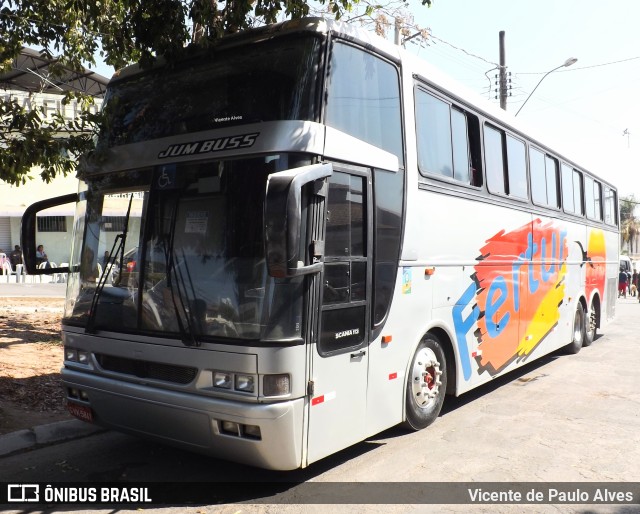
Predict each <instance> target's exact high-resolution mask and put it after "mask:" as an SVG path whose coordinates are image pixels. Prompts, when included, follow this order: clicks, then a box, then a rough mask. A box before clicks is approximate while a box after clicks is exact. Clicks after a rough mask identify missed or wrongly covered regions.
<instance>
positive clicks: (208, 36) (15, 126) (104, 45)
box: [0, 0, 432, 184]
mask: <svg viewBox="0 0 640 514" xmlns="http://www.w3.org/2000/svg"><path fill="white" fill-rule="evenodd" d="M320 1H321V3H323V4H327V7H328V10H329V11H330V12H331V13H333V15H334V16H335V18H341V17H342V16H344V15H345V14H346V13H349V12H351V11H352V9H353V8H354V6H358V5H359V2H360V0H320ZM421 1H422V3H423V5H430V4H431V1H432V0H421ZM0 5H1V8H0V34H2V38H1V39H0V72H2V71H7V70H11V69H12V66H13V62H14V59H15V58H16V56H18V54H19V52H20V50H21V49H22V48H23V47H24V46H27V47H32V48H36V49H38V50H39V51H41V52H42V53H43V54H45V55H47V56H49V57H51V58H54V57H57V58H59V60H58V62H57V64H56V65H54V66H51V67H50V69H49V72H50V73H51V75H50V76H49V77H48V78H49V79H51V80H53V79H55V78H59V77H62V76H63V74H64V73H66V70H68V69H71V70H75V71H77V72H79V73H82V72H83V70H84V68H85V67H93V66H94V65H95V58H96V56H98V55H99V56H100V57H102V58H103V60H104V61H105V62H106V63H107V64H109V65H112V66H113V67H115V68H121V67H123V66H125V65H128V64H131V63H134V62H139V63H140V64H141V66H143V67H151V66H153V64H154V62H155V60H156V58H157V56H160V55H162V56H163V57H164V58H166V59H167V60H169V61H171V60H173V59H178V58H180V56H181V55H183V53H184V52H186V51H188V49H189V47H191V46H194V45H195V46H207V45H210V44H212V43H213V42H214V41H215V40H216V39H218V38H219V37H221V36H223V35H224V34H228V33H232V32H237V31H239V30H242V29H244V28H247V27H250V26H252V25H255V24H260V23H273V22H276V21H277V19H278V17H279V16H280V15H282V14H284V15H285V16H286V17H287V18H301V17H304V16H307V15H308V14H309V2H308V0H224V1H218V0H4V1H3V2H2V3H1V4H0ZM362 5H364V6H365V7H364V10H365V15H367V16H370V15H372V14H373V13H374V11H376V10H378V9H379V8H380V6H378V5H374V4H370V3H369V2H368V1H367V0H362ZM0 91H2V90H1V89H0ZM0 95H1V96H0V180H4V181H6V182H9V183H11V184H24V183H25V182H26V180H27V178H26V177H27V174H28V173H29V171H30V170H31V168H32V167H34V166H40V167H41V170H42V171H41V177H42V178H43V179H44V180H45V181H49V180H51V179H52V178H53V177H54V176H56V175H58V174H63V175H66V174H68V173H72V172H74V171H75V166H76V161H77V156H79V155H80V154H81V153H83V152H86V151H88V150H89V149H91V148H92V136H93V134H94V133H95V132H96V131H97V130H98V129H99V127H100V124H101V123H102V121H101V117H100V116H99V115H97V114H95V113H92V110H91V108H90V105H91V104H90V98H89V97H83V96H82V95H77V94H76V95H71V94H69V95H67V97H66V98H65V100H63V101H62V103H63V104H64V102H71V101H78V102H79V105H81V108H80V109H79V115H78V117H77V118H75V119H69V118H68V117H65V116H62V115H61V114H60V113H58V112H57V111H56V110H55V109H54V110H51V109H44V110H43V109H41V108H36V109H34V108H31V109H30V108H25V105H22V104H21V103H20V102H18V101H17V100H16V99H15V98H14V99H12V98H10V97H9V95H8V93H6V94H5V93H0ZM23 103H26V104H28V101H26V100H25V101H23ZM94 110H95V109H94Z"/></svg>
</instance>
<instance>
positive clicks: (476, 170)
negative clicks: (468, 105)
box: [415, 88, 482, 186]
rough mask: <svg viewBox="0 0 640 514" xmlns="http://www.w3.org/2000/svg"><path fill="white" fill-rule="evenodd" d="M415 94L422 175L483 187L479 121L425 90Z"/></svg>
mask: <svg viewBox="0 0 640 514" xmlns="http://www.w3.org/2000/svg"><path fill="white" fill-rule="evenodd" d="M415 95H416V98H415V100H416V137H417V143H418V167H419V169H420V172H421V173H422V174H423V175H427V174H435V175H441V176H443V177H447V178H450V179H454V180H457V181H459V182H462V183H464V184H470V185H473V186H480V185H482V179H481V178H480V177H481V175H482V172H481V164H480V155H481V152H480V138H479V129H478V118H477V117H476V116H473V115H472V114H470V113H468V112H466V111H463V110H462V109H459V108H458V107H455V106H452V105H451V104H449V103H448V102H445V101H443V100H441V99H440V98H437V97H436V96H434V95H432V94H430V93H427V92H426V91H423V90H422V89H419V88H416V90H415Z"/></svg>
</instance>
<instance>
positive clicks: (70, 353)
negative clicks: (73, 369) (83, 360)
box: [64, 346, 78, 362]
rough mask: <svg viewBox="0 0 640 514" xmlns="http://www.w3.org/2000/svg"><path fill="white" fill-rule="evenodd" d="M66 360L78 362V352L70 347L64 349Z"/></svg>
mask: <svg viewBox="0 0 640 514" xmlns="http://www.w3.org/2000/svg"><path fill="white" fill-rule="evenodd" d="M64 360H66V361H71V362H78V350H76V349H75V348H71V347H69V346H65V347H64Z"/></svg>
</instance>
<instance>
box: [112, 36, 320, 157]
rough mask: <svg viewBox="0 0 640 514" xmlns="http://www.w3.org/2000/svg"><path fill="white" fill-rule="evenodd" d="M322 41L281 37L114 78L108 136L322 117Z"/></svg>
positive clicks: (152, 135)
mask: <svg viewBox="0 0 640 514" xmlns="http://www.w3.org/2000/svg"><path fill="white" fill-rule="evenodd" d="M320 45H321V40H320V39H319V38H318V37H317V36H312V35H307V36H305V37H281V38H275V39H273V40H269V41H262V42H254V43H250V44H247V45H242V46H238V47H234V48H229V49H224V48H223V49H219V50H217V51H214V52H212V53H210V54H207V55H206V56H202V57H201V58H199V59H190V60H187V61H184V62H182V63H179V64H177V65H175V66H173V67H162V68H159V69H157V70H156V69H154V70H150V71H148V72H144V73H141V74H139V75H135V76H133V77H131V78H125V79H123V80H121V81H117V82H114V83H113V84H111V85H110V86H109V91H108V94H107V99H106V102H105V113H106V115H107V117H108V123H107V124H106V126H107V127H109V129H108V131H107V132H105V133H103V134H102V135H101V141H102V142H103V143H104V142H106V144H107V145H108V146H115V145H124V144H129V143H136V142H140V141H147V140H150V139H156V138H160V137H166V136H172V135H177V134H185V133H189V132H197V131H202V130H210V129H215V128H220V127H224V126H229V125H242V124H247V123H254V122H261V121H273V120H312V121H317V120H318V106H317V100H316V99H317V94H316V92H317V86H318V83H319V79H318V77H319V76H321V75H320V74H319V73H318V62H319V56H320Z"/></svg>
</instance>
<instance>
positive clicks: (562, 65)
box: [515, 57, 578, 116]
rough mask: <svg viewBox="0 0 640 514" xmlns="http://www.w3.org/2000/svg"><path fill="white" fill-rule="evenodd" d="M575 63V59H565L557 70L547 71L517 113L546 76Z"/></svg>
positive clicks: (576, 60)
mask: <svg viewBox="0 0 640 514" xmlns="http://www.w3.org/2000/svg"><path fill="white" fill-rule="evenodd" d="M576 62H578V59H576V58H575V57H569V59H567V60H566V61H564V63H562V64H561V65H560V66H558V67H557V68H553V69H552V70H551V71H548V72H547V73H545V74H544V75H543V76H542V78H541V79H540V82H538V83H537V84H536V87H534V88H533V91H531V93H529V96H528V97H527V99H526V100H525V101H524V103H523V104H522V105H521V106H520V109H518V112H520V111H521V110H522V108H523V107H524V105H525V104H526V103H527V102H528V101H529V98H531V95H532V94H533V93H534V92H535V90H536V89H538V86H539V85H540V84H541V83H542V81H543V80H544V79H545V78H546V76H547V75H549V74H550V73H553V72H554V71H556V70H559V69H560V68H566V67H567V66H571V65H572V64H575V63H576ZM518 112H516V114H515V116H517V115H518Z"/></svg>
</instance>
